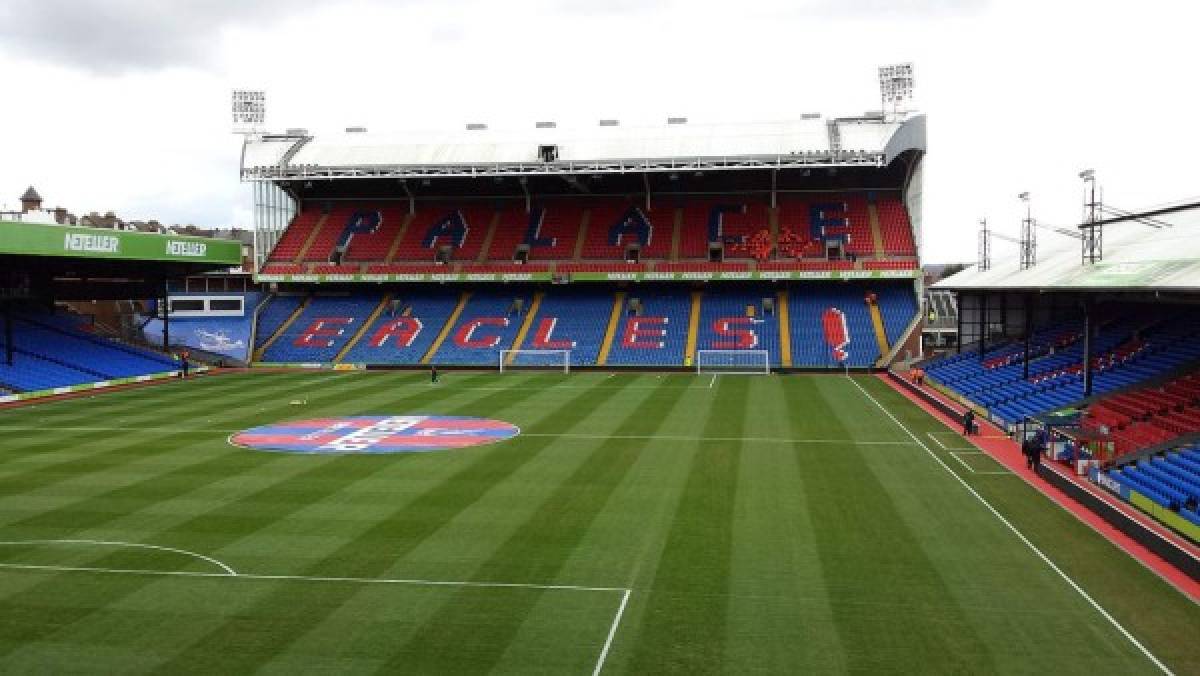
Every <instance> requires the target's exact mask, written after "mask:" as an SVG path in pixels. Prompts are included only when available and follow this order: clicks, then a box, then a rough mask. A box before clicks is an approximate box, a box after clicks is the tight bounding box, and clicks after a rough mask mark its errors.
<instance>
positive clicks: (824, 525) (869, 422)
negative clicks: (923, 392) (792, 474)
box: [787, 380, 992, 671]
mask: <svg viewBox="0 0 1200 676" xmlns="http://www.w3.org/2000/svg"><path fill="white" fill-rule="evenodd" d="M844 387H845V383H844V382H841V381H832V380H831V381H830V382H818V383H816V392H817V396H814V397H806V398H803V399H801V397H799V396H797V393H795V392H794V391H793V390H791V389H789V390H787V396H788V399H789V408H791V409H792V410H802V409H801V408H800V407H801V406H806V407H807V408H806V409H803V410H805V413H806V415H807V416H809V417H815V418H819V419H821V420H824V421H826V422H827V423H828V424H831V425H836V426H839V427H841V433H842V435H844V436H846V437H847V438H854V437H855V436H857V435H859V434H868V433H869V434H872V435H877V434H878V431H877V430H875V429H874V428H875V427H880V426H882V422H881V421H879V420H878V418H877V416H875V415H870V414H868V413H867V412H865V411H862V410H859V407H858V406H857V405H856V404H855V403H853V402H849V401H846V400H845V399H844V397H843V396H841V395H842V393H843V392H844V389H843V388H844ZM876 438H877V437H876ZM897 452H898V453H909V454H910V455H912V454H911V452H910V451H908V450H907V449H904V450H900V449H898V450H897ZM795 454H796V459H797V462H798V464H799V467H800V478H801V480H802V481H803V484H804V489H803V490H804V493H805V497H806V499H807V501H808V508H809V511H810V512H811V514H812V522H813V524H814V525H815V530H814V536H815V543H814V546H815V548H816V551H817V553H818V556H819V558H820V562H821V573H822V575H823V577H824V580H825V584H824V587H825V589H826V592H827V593H828V595H829V598H830V601H831V608H832V610H833V613H832V616H833V621H834V625H835V628H836V629H837V632H838V635H839V638H840V644H841V645H842V646H843V647H845V648H846V650H847V654H846V668H847V669H848V670H849V671H879V670H901V671H921V670H922V669H923V668H924V667H926V666H927V664H926V659H927V657H926V656H927V655H928V654H929V653H930V652H937V653H939V654H940V655H942V656H943V657H942V659H943V662H942V663H943V665H944V666H946V667H947V668H949V669H951V670H954V671H970V670H975V669H982V670H984V671H987V670H989V669H990V668H992V663H991V660H990V657H989V653H988V649H987V645H986V644H985V643H984V642H983V641H982V640H981V639H980V637H979V635H978V634H977V633H976V632H975V630H974V629H973V625H972V623H971V618H970V617H969V616H968V615H967V614H966V613H965V612H964V610H963V608H962V607H961V606H960V604H959V600H958V599H956V598H955V597H954V595H953V594H952V593H951V591H950V590H949V589H948V588H947V586H946V582H945V580H944V579H943V578H942V577H941V575H940V574H939V573H938V569H937V567H936V566H935V564H934V563H933V561H931V560H930V558H929V554H928V553H927V552H926V551H925V549H924V546H923V544H922V537H921V536H920V535H919V534H918V533H916V532H914V531H913V530H912V529H911V528H910V527H909V525H908V523H907V522H906V521H905V520H904V519H903V518H901V517H900V515H899V514H898V509H897V505H895V504H894V503H893V501H892V499H891V498H890V497H889V492H888V490H887V487H885V486H884V485H883V483H882V481H883V479H882V478H881V477H879V476H878V475H876V473H875V472H873V471H871V465H870V462H869V461H868V459H867V458H865V457H864V456H863V454H862V451H861V450H860V449H859V448H858V447H855V446H852V445H847V446H846V447H845V448H844V449H843V450H842V452H841V453H836V454H824V455H820V456H817V455H814V454H813V453H812V452H811V449H807V448H804V447H801V446H799V445H797V447H796V450H795ZM912 460H913V461H914V462H915V461H917V460H918V458H917V457H916V456H915V455H912ZM910 489H915V490H919V488H915V487H910ZM884 562H886V566H883V565H882V564H883V563H884ZM865 599H870V600H872V601H883V602H892V603H898V604H907V605H911V606H912V607H913V608H914V609H918V608H924V607H937V608H939V609H941V612H939V613H937V614H936V615H934V614H927V613H917V612H914V613H912V614H910V615H909V616H908V617H907V618H906V620H905V631H903V632H897V631H896V630H895V629H896V627H895V626H893V625H894V621H895V620H894V618H893V617H891V616H890V615H885V614H881V613H878V612H876V611H874V610H872V609H869V608H864V607H862V606H861V605H858V603H857V602H858V601H860V600H865ZM916 636H919V637H920V640H919V641H915V640H913V638H914V637H916ZM868 645H869V646H871V649H870V650H860V649H854V647H855V646H868Z"/></svg>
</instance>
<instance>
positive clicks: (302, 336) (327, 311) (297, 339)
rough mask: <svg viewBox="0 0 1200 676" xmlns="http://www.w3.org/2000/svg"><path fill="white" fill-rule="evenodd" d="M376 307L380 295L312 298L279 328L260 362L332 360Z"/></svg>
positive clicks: (265, 348)
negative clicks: (290, 319)
mask: <svg viewBox="0 0 1200 676" xmlns="http://www.w3.org/2000/svg"><path fill="white" fill-rule="evenodd" d="M379 304H380V296H379V295H369V296H320V295H316V296H312V297H311V299H310V300H309V302H308V303H307V304H306V305H305V306H304V307H303V308H301V309H300V310H298V311H297V313H296V314H294V315H293V316H292V321H290V322H289V323H288V324H287V325H286V326H283V327H280V329H279V332H278V335H277V336H275V337H274V340H272V342H271V343H270V344H269V345H266V346H264V347H263V349H262V352H263V360H264V361H267V362H299V363H321V362H329V361H332V360H333V358H334V356H336V355H337V354H338V353H339V352H341V350H342V348H343V347H345V346H346V344H347V343H348V342H349V341H350V339H351V337H353V336H354V335H355V333H356V332H357V329H358V328H359V325H361V323H362V322H363V321H364V320H365V318H366V317H367V316H368V315H370V314H371V312H372V311H373V310H374V309H375V308H376V307H377V306H378V305H379Z"/></svg>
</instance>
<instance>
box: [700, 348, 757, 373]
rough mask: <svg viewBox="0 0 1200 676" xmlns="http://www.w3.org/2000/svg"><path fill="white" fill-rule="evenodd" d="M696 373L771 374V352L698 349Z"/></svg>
mask: <svg viewBox="0 0 1200 676" xmlns="http://www.w3.org/2000/svg"><path fill="white" fill-rule="evenodd" d="M696 373H697V374H701V375H702V374H706V373H727V374H731V375H770V373H771V353H770V352H769V351H767V350H696Z"/></svg>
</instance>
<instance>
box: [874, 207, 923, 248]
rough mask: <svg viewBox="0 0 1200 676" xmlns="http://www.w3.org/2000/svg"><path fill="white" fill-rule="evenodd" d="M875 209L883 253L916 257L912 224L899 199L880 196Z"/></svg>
mask: <svg viewBox="0 0 1200 676" xmlns="http://www.w3.org/2000/svg"><path fill="white" fill-rule="evenodd" d="M875 208H876V209H877V210H878V212H879V227H880V230H881V234H882V235H883V249H884V251H886V252H887V253H888V254H889V255H893V256H916V255H917V245H916V243H915V242H914V241H913V229H912V224H911V223H910V222H909V220H908V211H907V210H906V209H905V208H904V203H903V202H901V201H900V199H899V197H896V196H887V197H884V196H880V197H879V198H878V200H877V201H876V203H875Z"/></svg>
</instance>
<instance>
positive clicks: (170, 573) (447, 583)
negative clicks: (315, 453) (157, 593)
mask: <svg viewBox="0 0 1200 676" xmlns="http://www.w3.org/2000/svg"><path fill="white" fill-rule="evenodd" d="M0 569H9V570H33V571H39V570H40V571H51V572H67V573H101V574H124V575H154V576H159V577H196V578H222V579H231V580H232V579H237V580H260V581H268V582H272V581H275V582H348V583H355V584H393V585H413V586H418V587H474V588H482V589H540V590H543V591H578V592H628V591H629V589H628V588H626V587H589V586H584V585H573V584H535V583H532V582H471V581H469V580H419V579H405V578H388V577H336V576H318V575H262V574H256V573H235V574H230V573H205V572H203V571H190V570H152V569H144V568H102V567H99V566H56V565H49V564H34V563H0Z"/></svg>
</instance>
